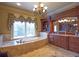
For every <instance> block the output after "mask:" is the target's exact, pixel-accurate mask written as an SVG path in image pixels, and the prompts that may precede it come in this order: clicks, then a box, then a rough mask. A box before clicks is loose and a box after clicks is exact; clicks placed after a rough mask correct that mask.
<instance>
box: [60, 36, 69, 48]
mask: <svg viewBox="0 0 79 59" xmlns="http://www.w3.org/2000/svg"><path fill="white" fill-rule="evenodd" d="M59 41H60V42H59V45H60V47H62V48H64V49H68V37H67V36H60V39H59Z"/></svg>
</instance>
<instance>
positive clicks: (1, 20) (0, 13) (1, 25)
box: [0, 5, 41, 34]
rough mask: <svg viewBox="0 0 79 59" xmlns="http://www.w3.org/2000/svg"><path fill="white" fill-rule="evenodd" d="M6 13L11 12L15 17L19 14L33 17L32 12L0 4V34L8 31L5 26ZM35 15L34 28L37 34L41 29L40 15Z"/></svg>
mask: <svg viewBox="0 0 79 59" xmlns="http://www.w3.org/2000/svg"><path fill="white" fill-rule="evenodd" d="M8 13H13V14H15V15H16V16H17V17H18V16H20V15H23V16H25V17H28V16H30V17H34V16H33V13H32V12H29V11H25V10H21V9H17V8H12V7H8V6H3V5H0V34H9V33H10V31H9V30H8V27H7V20H8ZM35 17H36V21H37V27H38V28H37V30H36V33H37V34H38V33H39V32H40V30H41V23H40V17H39V16H35Z"/></svg>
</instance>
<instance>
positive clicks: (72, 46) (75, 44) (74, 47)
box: [69, 37, 79, 53]
mask: <svg viewBox="0 0 79 59" xmlns="http://www.w3.org/2000/svg"><path fill="white" fill-rule="evenodd" d="M69 50H71V51H74V52H78V53H79V37H70V38H69Z"/></svg>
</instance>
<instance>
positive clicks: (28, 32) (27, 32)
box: [13, 21, 35, 38]
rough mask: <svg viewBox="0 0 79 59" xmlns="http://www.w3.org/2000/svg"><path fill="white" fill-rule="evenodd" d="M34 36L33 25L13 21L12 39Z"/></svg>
mask: <svg viewBox="0 0 79 59" xmlns="http://www.w3.org/2000/svg"><path fill="white" fill-rule="evenodd" d="M32 36H35V23H29V22H21V21H15V22H14V23H13V38H20V37H32Z"/></svg>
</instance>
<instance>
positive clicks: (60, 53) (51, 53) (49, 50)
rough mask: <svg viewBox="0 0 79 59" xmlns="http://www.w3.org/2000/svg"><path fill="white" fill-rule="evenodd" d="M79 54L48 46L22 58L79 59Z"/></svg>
mask: <svg viewBox="0 0 79 59" xmlns="http://www.w3.org/2000/svg"><path fill="white" fill-rule="evenodd" d="M78 56H79V54H78V53H75V52H71V51H69V50H65V49H62V48H60V47H57V46H54V45H51V44H48V45H46V46H44V47H42V48H40V49H37V50H34V51H32V52H29V53H27V54H24V55H21V57H78Z"/></svg>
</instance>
